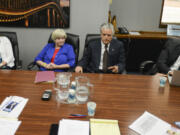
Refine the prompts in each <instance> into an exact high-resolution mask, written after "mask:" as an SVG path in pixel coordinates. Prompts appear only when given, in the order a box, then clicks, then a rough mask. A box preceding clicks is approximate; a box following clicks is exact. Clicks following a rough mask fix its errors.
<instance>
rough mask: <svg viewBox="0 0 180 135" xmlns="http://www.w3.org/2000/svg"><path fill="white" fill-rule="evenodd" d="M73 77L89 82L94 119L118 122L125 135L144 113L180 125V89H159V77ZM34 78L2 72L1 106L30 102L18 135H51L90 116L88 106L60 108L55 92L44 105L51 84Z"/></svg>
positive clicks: (22, 72)
mask: <svg viewBox="0 0 180 135" xmlns="http://www.w3.org/2000/svg"><path fill="white" fill-rule="evenodd" d="M72 74H73V75H72V77H71V79H72V80H73V79H74V77H75V76H79V75H83V76H87V77H88V78H90V80H91V82H92V83H93V84H94V96H93V100H94V101H95V102H96V103H97V109H96V114H95V118H102V119H103V118H104V119H117V120H118V121H119V127H120V131H121V134H122V135H131V134H134V132H133V131H132V130H130V129H128V126H129V125H130V124H131V123H132V122H133V121H134V120H136V119H137V118H138V117H139V116H140V115H141V114H142V113H143V112H144V111H145V110H146V111H148V112H150V113H152V114H154V115H156V116H157V117H159V118H161V119H163V120H165V121H167V122H168V123H170V124H173V122H174V121H180V88H178V87H172V86H171V87H170V86H169V84H168V83H166V86H165V88H164V89H159V75H155V76H141V75H116V74H76V73H72ZM35 75H36V71H0V92H1V93H0V102H2V101H3V100H4V99H5V97H7V96H10V95H16V96H22V97H25V98H29V101H28V103H27V105H26V106H25V108H24V110H23V111H22V113H21V115H20V116H19V120H21V121H22V123H21V125H20V127H19V128H18V130H17V132H16V135H49V130H50V125H51V124H52V123H58V122H59V120H61V119H63V118H67V117H68V115H69V114H70V113H77V114H78V113H79V114H87V109H86V105H85V104H81V105H72V104H69V105H68V104H61V105H60V106H58V105H57V103H56V101H55V93H54V92H53V96H52V98H51V100H50V101H42V100H41V95H42V93H43V91H44V90H45V89H52V84H48V83H41V84H34V78H35ZM79 119H80V120H89V117H87V118H79Z"/></svg>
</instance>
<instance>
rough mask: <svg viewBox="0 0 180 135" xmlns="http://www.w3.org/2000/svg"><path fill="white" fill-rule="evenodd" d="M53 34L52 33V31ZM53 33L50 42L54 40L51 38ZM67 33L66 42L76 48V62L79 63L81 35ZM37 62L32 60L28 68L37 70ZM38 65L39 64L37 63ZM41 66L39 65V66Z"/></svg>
mask: <svg viewBox="0 0 180 135" xmlns="http://www.w3.org/2000/svg"><path fill="white" fill-rule="evenodd" d="M51 34H52V33H51ZM51 34H50V36H49V40H48V43H53V42H54V41H53V40H52V39H51ZM66 34H67V38H66V43H68V44H70V45H72V46H73V49H74V53H75V55H76V58H75V59H76V62H75V64H77V62H78V57H79V35H75V34H71V33H66ZM36 65H37V64H36V63H35V62H31V63H30V64H29V65H28V66H27V69H28V70H33V69H35V70H37V68H35V66H36ZM37 66H38V65H37ZM38 68H39V66H38ZM68 71H73V69H72V68H71V69H69V70H68Z"/></svg>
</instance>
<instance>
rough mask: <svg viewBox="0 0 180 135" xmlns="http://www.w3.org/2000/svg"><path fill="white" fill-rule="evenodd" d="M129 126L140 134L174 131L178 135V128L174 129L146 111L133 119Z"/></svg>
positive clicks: (159, 134) (159, 133)
mask: <svg viewBox="0 0 180 135" xmlns="http://www.w3.org/2000/svg"><path fill="white" fill-rule="evenodd" d="M129 128H130V129H132V130H134V131H135V132H137V133H139V134H140V135H171V134H170V132H175V133H176V134H174V135H179V133H178V132H179V130H176V131H175V130H174V129H175V128H173V127H172V126H171V125H170V124H169V123H167V122H165V121H163V120H161V119H159V118H158V117H156V116H155V115H153V114H151V113H149V112H147V111H145V112H144V113H143V114H142V115H141V116H140V117H139V118H138V119H137V120H135V121H134V122H133V123H132V124H131V125H130V126H129Z"/></svg>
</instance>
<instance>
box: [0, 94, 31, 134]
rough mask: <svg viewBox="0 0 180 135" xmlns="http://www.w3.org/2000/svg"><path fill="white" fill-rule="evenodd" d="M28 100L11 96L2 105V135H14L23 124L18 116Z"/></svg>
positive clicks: (0, 114) (0, 117) (0, 112)
mask: <svg viewBox="0 0 180 135" xmlns="http://www.w3.org/2000/svg"><path fill="white" fill-rule="evenodd" d="M27 101H28V99H27V98H23V97H19V96H9V97H6V98H5V99H4V101H3V102H2V103H1V105H0V134H1V135H14V134H15V132H16V130H17V129H18V127H19V126H20V124H21V121H18V116H19V115H20V113H21V112H22V110H23V108H24V107H25V105H26V103H27Z"/></svg>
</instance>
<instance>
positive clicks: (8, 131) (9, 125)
mask: <svg viewBox="0 0 180 135" xmlns="http://www.w3.org/2000/svg"><path fill="white" fill-rule="evenodd" d="M20 124H21V121H16V120H6V119H0V134H1V135H15V133H16V130H17V129H18V127H19V126H20Z"/></svg>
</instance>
